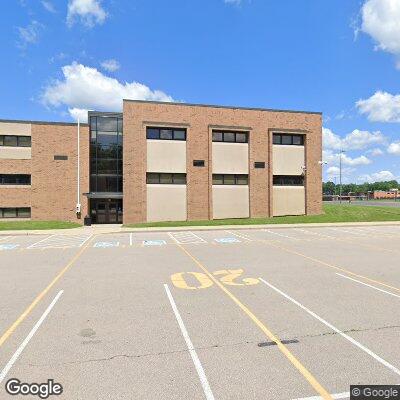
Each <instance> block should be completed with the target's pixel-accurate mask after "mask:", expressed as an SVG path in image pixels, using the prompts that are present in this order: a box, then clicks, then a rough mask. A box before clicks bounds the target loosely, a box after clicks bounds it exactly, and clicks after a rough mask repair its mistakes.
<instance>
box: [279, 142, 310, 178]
mask: <svg viewBox="0 0 400 400" xmlns="http://www.w3.org/2000/svg"><path fill="white" fill-rule="evenodd" d="M272 155H273V161H272V165H273V174H274V175H301V174H302V173H303V167H304V164H305V161H304V160H305V156H304V146H284V145H274V146H272Z"/></svg>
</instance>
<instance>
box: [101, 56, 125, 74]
mask: <svg viewBox="0 0 400 400" xmlns="http://www.w3.org/2000/svg"><path fill="white" fill-rule="evenodd" d="M100 65H101V66H102V67H103V69H105V70H106V71H109V72H114V71H117V70H118V69H120V67H121V65H120V64H119V62H118V61H117V60H114V59H110V60H104V61H103V62H102V63H101V64H100Z"/></svg>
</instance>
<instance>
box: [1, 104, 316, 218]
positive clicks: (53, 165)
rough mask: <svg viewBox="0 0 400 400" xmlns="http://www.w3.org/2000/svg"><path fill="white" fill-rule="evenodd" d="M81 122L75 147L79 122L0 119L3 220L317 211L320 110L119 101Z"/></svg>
mask: <svg viewBox="0 0 400 400" xmlns="http://www.w3.org/2000/svg"><path fill="white" fill-rule="evenodd" d="M88 122H89V123H88V124H81V125H80V127H79V146H78V127H77V124H70V123H53V122H33V121H29V122H28V121H6V120H1V121H0V218H31V219H33V220H68V221H78V222H82V220H83V218H82V217H83V216H85V215H87V214H89V215H91V216H92V220H93V222H97V223H121V222H122V221H123V222H124V223H135V222H147V221H168V220H170V221H178V220H206V219H221V218H246V217H267V216H279V215H301V214H319V213H321V207H322V205H321V203H322V202H321V165H320V163H319V162H320V160H321V140H322V135H321V114H320V113H313V112H299V111H283V110H267V109H255V108H240V107H222V106H205V105H194V104H184V103H159V102H147V101H136V100H124V103H123V112H122V113H104V112H89V119H88ZM78 150H79V151H78ZM78 153H79V154H78ZM78 159H79V168H78ZM78 176H79V179H78ZM77 204H79V205H80V206H78V208H80V213H77V212H76V211H77V209H76V207H77Z"/></svg>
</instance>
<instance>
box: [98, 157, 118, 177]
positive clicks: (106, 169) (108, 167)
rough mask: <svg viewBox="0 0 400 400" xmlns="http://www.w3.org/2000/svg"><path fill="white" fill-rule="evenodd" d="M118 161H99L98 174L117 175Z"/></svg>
mask: <svg viewBox="0 0 400 400" xmlns="http://www.w3.org/2000/svg"><path fill="white" fill-rule="evenodd" d="M117 168H118V161H117V160H112V159H111V160H110V159H98V160H97V173H98V174H117V173H118V170H117Z"/></svg>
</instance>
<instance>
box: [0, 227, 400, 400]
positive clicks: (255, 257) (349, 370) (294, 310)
mask: <svg viewBox="0 0 400 400" xmlns="http://www.w3.org/2000/svg"><path fill="white" fill-rule="evenodd" d="M20 239H22V241H20V242H19V241H18V240H20ZM13 240H14V238H12V240H9V239H6V240H4V242H7V243H14V242H13ZM24 240H26V237H23V238H17V242H15V243H18V244H19V245H20V248H23V250H24V251H12V250H10V251H3V252H0V266H1V267H0V292H1V293H2V294H3V293H4V294H5V296H4V301H2V303H1V305H0V307H1V310H0V382H1V383H0V398H2V399H3V398H13V397H11V396H9V395H7V393H6V392H5V386H4V385H5V382H6V381H7V379H9V378H11V377H15V378H18V379H20V380H21V381H24V382H45V381H47V379H54V380H55V381H56V382H59V383H61V384H62V385H63V388H64V392H63V394H62V395H61V396H60V397H59V398H65V399H72V398H73V399H99V398H112V399H127V398H141V399H155V398H157V399H181V398H190V399H192V398H193V399H201V398H205V399H208V400H211V399H278V400H279V399H288V400H291V399H301V398H310V399H311V398H312V399H314V398H325V399H329V398H349V393H348V391H349V386H350V384H358V383H371V384H396V383H398V382H400V363H399V360H400V346H399V345H398V337H399V335H400V313H399V312H398V307H399V302H400V278H399V273H398V262H397V261H396V257H394V254H395V252H397V251H398V249H399V248H400V246H399V243H400V229H399V228H398V227H397V226H385V227H374V226H371V227H344V228H341V227H338V228H325V227H324V228H319V227H309V228H308V227H307V228H290V227H288V228H284V229H278V228H272V229H245V230H243V229H238V230H236V229H235V230H230V229H229V230H211V229H210V230H206V231H195V230H193V231H185V232H146V233H121V234H107V235H106V234H103V235H97V236H93V237H87V238H86V239H85V238H84V237H83V236H80V237H79V239H78V237H69V238H59V237H54V236H53V237H52V236H49V235H47V236H44V237H41V238H36V242H31V241H27V242H26V243H25V242H24ZM1 243H3V241H0V244H1ZM50 245H52V246H50ZM62 245H64V246H62ZM66 245H68V246H66ZM42 246H43V247H42ZM38 249H41V250H43V251H37V250H38ZM314 396H316V397H314ZM15 398H18V396H17V397H15ZM21 398H26V397H24V396H22V397H21Z"/></svg>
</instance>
